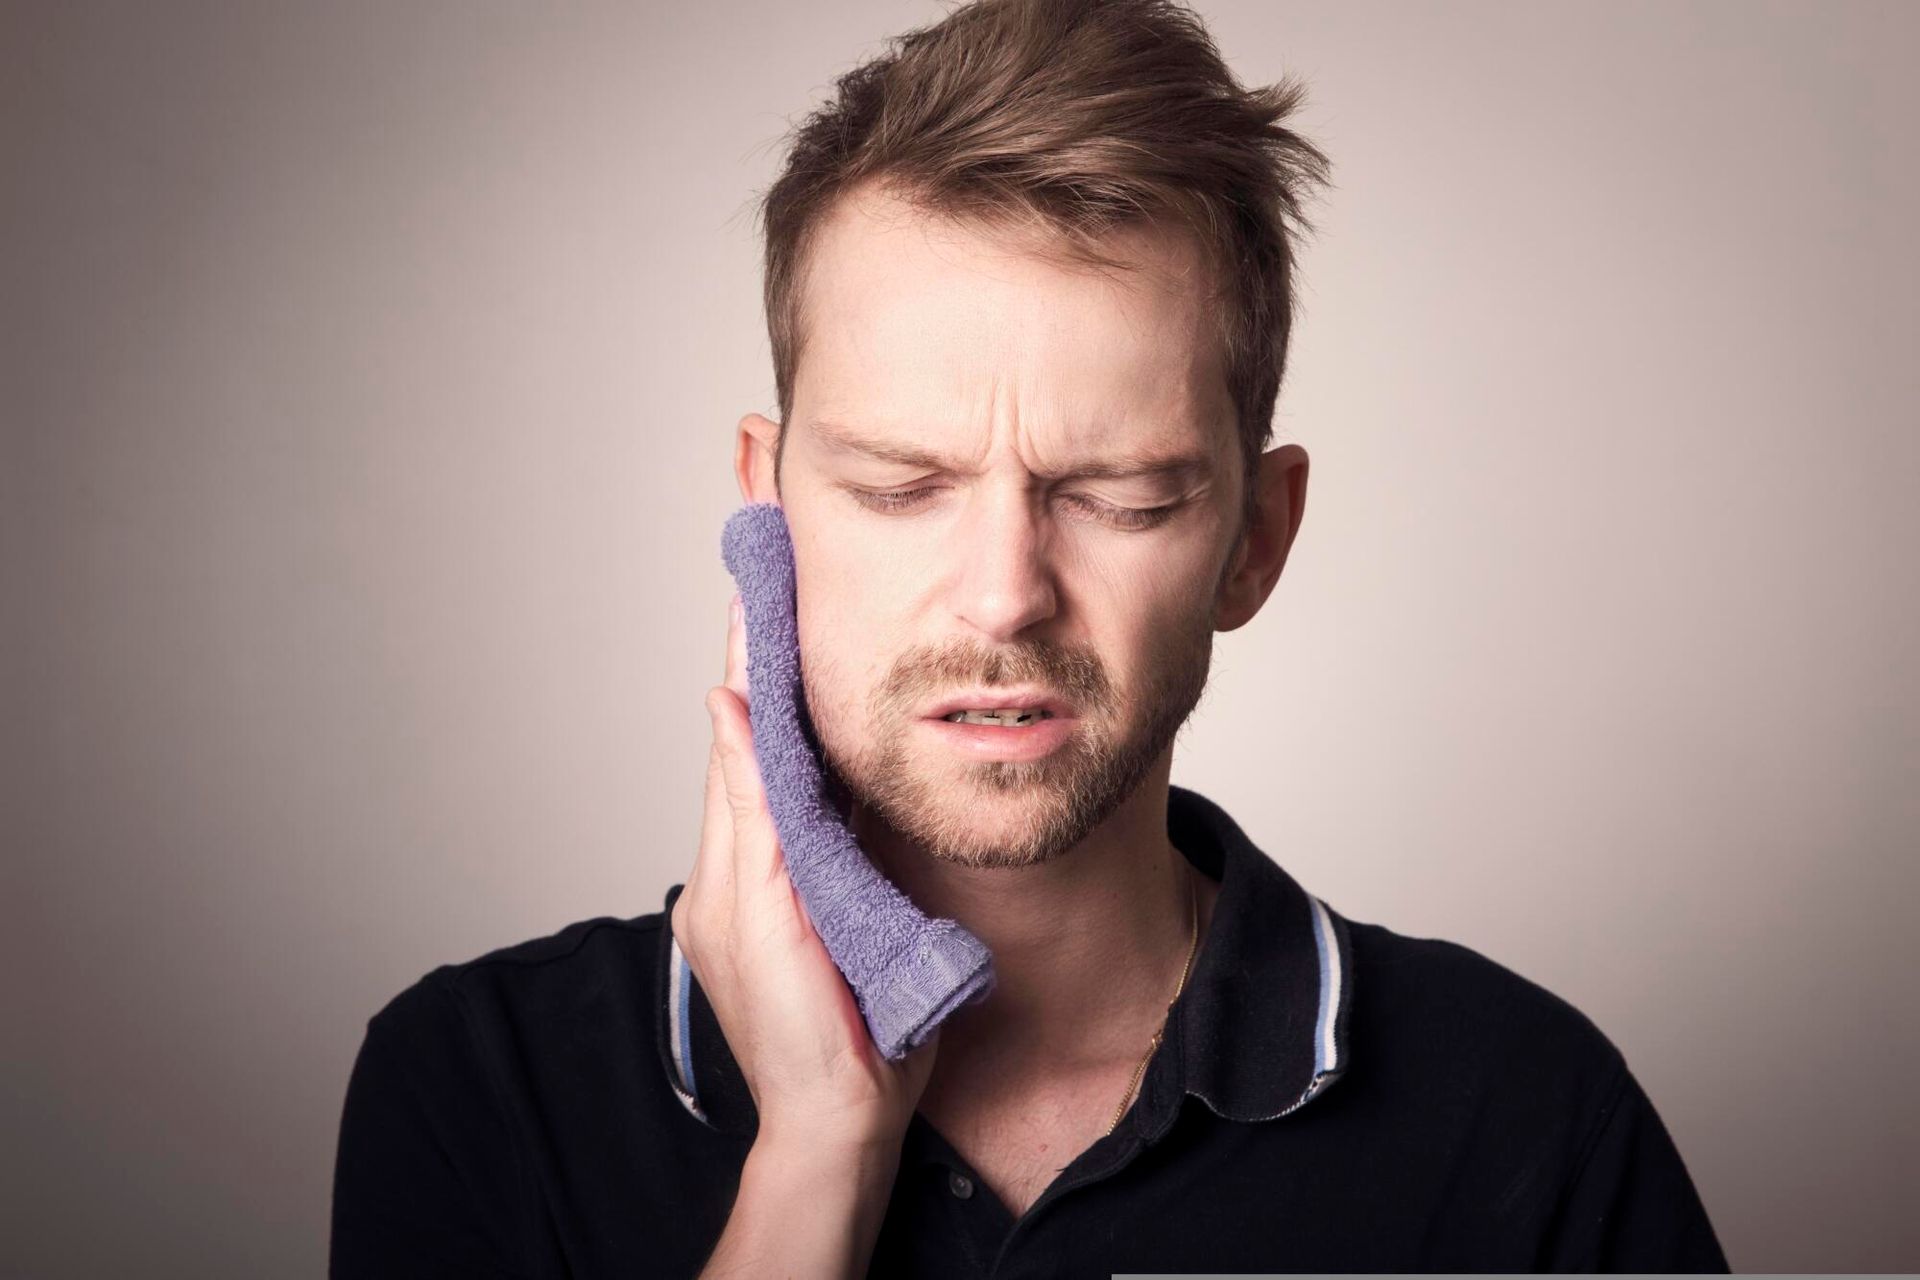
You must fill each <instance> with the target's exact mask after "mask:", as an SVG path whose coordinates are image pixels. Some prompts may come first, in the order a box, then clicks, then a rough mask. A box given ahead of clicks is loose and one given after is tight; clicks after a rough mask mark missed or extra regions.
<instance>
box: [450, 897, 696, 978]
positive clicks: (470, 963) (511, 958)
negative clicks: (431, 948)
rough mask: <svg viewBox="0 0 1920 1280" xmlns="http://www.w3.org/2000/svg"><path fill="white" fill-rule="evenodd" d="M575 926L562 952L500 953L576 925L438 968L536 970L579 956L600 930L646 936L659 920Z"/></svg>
mask: <svg viewBox="0 0 1920 1280" xmlns="http://www.w3.org/2000/svg"><path fill="white" fill-rule="evenodd" d="M653 914H656V915H657V914H658V913H657V912H655V913H653ZM579 926H584V927H581V928H580V936H579V937H577V938H575V939H574V940H573V945H572V946H570V947H568V948H567V949H566V950H565V951H561V952H557V953H555V954H553V955H548V956H540V957H537V958H528V957H525V956H516V955H506V954H501V953H502V952H510V951H513V950H515V949H516V948H518V947H523V946H530V945H533V944H536V943H540V942H546V941H550V940H551V939H553V938H556V937H558V936H559V934H561V933H565V932H566V930H567V929H571V928H575V927H578V926H576V925H568V926H566V927H565V928H563V929H560V930H558V931H557V932H555V933H550V934H547V935H545V936H544V937H540V938H531V939H529V940H528V941H527V942H524V943H516V944H514V945H513V946H509V947H502V948H499V949H498V950H497V951H491V952H488V953H487V954H486V955H482V956H475V957H474V958H473V959H471V960H462V961H459V962H457V963H454V964H448V965H442V966H441V968H442V970H445V971H448V972H450V973H452V974H454V975H456V976H457V975H459V974H463V973H466V972H468V971H470V970H474V969H478V968H480V967H482V966H492V965H505V966H509V967H512V968H516V969H537V968H539V967H540V966H541V965H547V964H553V963H555V962H557V961H560V960H567V959H571V958H572V957H573V956H575V955H577V954H578V953H579V951H580V948H582V947H584V946H586V945H587V941H588V940H589V939H590V938H592V937H593V935H594V934H596V933H599V932H600V931H601V930H603V929H620V930H623V931H626V932H629V933H639V934H646V933H650V932H654V931H657V930H658V929H659V928H660V921H658V920H646V919H645V918H644V917H636V918H634V919H629V920H623V919H620V918H619V917H617V916H601V917H598V918H596V919H592V920H583V921H580V922H579Z"/></svg>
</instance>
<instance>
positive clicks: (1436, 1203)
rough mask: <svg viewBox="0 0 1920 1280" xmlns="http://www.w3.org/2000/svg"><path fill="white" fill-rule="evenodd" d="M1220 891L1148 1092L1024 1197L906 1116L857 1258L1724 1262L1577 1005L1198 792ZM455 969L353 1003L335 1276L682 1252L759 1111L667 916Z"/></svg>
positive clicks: (633, 1263)
mask: <svg viewBox="0 0 1920 1280" xmlns="http://www.w3.org/2000/svg"><path fill="white" fill-rule="evenodd" d="M1168 836H1169V838H1170V839H1171V840H1172V842H1173V843H1174V845H1175V846H1176V847H1177V848H1179V849H1180V851H1181V852H1182V853H1183V854H1184V855H1185V856H1186V857H1187V859H1188V860H1189V861H1190V862H1192V863H1193V864H1194V865H1195V866H1197V867H1198V868H1199V869H1200V870H1201V871H1203V872H1204V873H1206V874H1207V875H1208V876H1210V877H1212V878H1214V879H1216V880H1218V881H1219V882H1220V895H1219V898H1218V901H1217V903H1216V905H1215V908H1214V915H1213V919H1212V925H1211V927H1210V928H1209V930H1208V932H1207V935H1206V938H1205V940H1204V943H1203V945H1202V947H1201V950H1200V954H1199V956H1198V957H1197V958H1196V959H1195V962H1194V969H1193V972H1192V973H1191V974H1190V975H1189V978H1188V982H1187V987H1186V990H1185V991H1184V992H1183V993H1182V994H1181V996H1180V998H1179V1000H1178V1002H1177V1003H1176V1005H1175V1007H1174V1009H1173V1012H1172V1014H1171V1016H1170V1018H1169V1021H1168V1025H1167V1030H1166V1035H1165V1038H1164V1039H1163V1041H1162V1044H1161V1047H1160V1049H1159V1051H1158V1052H1157V1053H1156V1054H1155V1055H1154V1057H1153V1060H1152V1062H1151V1063H1150V1065H1149V1066H1148V1069H1147V1072H1146V1076H1145V1079H1144V1081H1143V1082H1142V1085H1141V1090H1140V1094H1139V1096H1138V1098H1137V1099H1136V1101H1135V1102H1134V1104H1133V1106H1132V1107H1131V1109H1130V1110H1129V1111H1128V1112H1127V1114H1126V1117H1125V1118H1124V1119H1123V1120H1122V1121H1121V1123H1120V1124H1119V1126H1118V1127H1117V1128H1116V1129H1115V1130H1114V1132H1113V1133H1111V1134H1109V1135H1106V1136H1105V1137H1102V1138H1100V1139H1098V1140H1096V1141H1095V1142H1094V1143H1093V1145H1092V1146H1090V1147H1088V1148H1087V1149H1086V1150H1085V1151H1082V1152H1081V1153H1080V1154H1079V1155H1078V1156H1076V1157H1075V1158H1074V1159H1073V1160H1072V1161H1071V1163H1069V1164H1068V1165H1067V1166H1066V1167H1065V1168H1064V1169H1063V1170H1062V1171H1061V1172H1060V1173H1059V1174H1058V1175H1057V1176H1056V1177H1055V1179H1054V1181H1053V1183H1052V1184H1051V1185H1050V1186H1048V1187H1047V1189H1046V1190H1045V1192H1044V1193H1043V1194H1042V1195H1041V1196H1040V1198H1039V1199H1038V1200H1036V1201H1035V1202H1034V1203H1033V1205H1032V1206H1031V1207H1030V1208H1029V1209H1028V1210H1027V1211H1026V1213H1025V1214H1023V1215H1021V1217H1020V1218H1019V1220H1018V1221H1015V1220H1014V1218H1013V1217H1012V1215H1011V1214H1010V1213H1009V1212H1008V1211H1007V1209H1006V1207H1005V1206H1004V1205H1003V1204H1001V1203H1000V1201H999V1200H998V1198H997V1197H996V1196H995V1195H994V1194H993V1192H992V1191H991V1190H989V1189H988V1187H987V1186H986V1185H985V1184H984V1183H982V1182H981V1181H980V1179H979V1178H978V1177H977V1176H976V1174H975V1172H974V1170H973V1169H971V1168H970V1167H969V1166H968V1164H967V1162H966V1160H965V1159H964V1158H962V1157H961V1156H960V1154H959V1153H958V1152H957V1151H956V1150H955V1149H954V1148H953V1147H952V1146H951V1145H949V1144H948V1142H947V1141H946V1139H945V1138H944V1137H943V1136H942V1135H941V1134H940V1133H939V1132H938V1131H937V1130H936V1129H935V1128H934V1127H933V1126H932V1125H931V1124H929V1123H928V1122H927V1120H926V1119H925V1117H923V1116H921V1115H919V1114H917V1113H916V1114H915V1115H914V1117H913V1120H912V1122H911V1124H910V1125H909V1127H908V1129H907V1132H906V1135H905V1139H904V1142H903V1145H902V1149H901V1157H900V1167H899V1174H898V1177H897V1178H896V1180H895V1183H894V1188H893V1195H892V1198H891V1201H890V1202H889V1204H888V1207H887V1214H886V1218H885V1221H884V1224H883V1226H882V1228H881V1232H880V1236H879V1239H878V1242H877V1244H876V1246H875V1248H874V1253H873V1259H872V1265H871V1274H873V1275H875V1276H887V1277H908V1276H934V1277H945V1276H969V1277H972V1276H982V1277H984V1276H994V1277H1021V1278H1022V1280H1029V1278H1030V1280H1042V1278H1044V1277H1060V1276H1099V1277H1106V1276H1110V1275H1112V1274H1113V1273H1115V1272H1167V1271H1196V1270H1197V1271H1221V1272H1235V1271H1253V1272H1260V1271H1354V1270H1358V1271H1386V1272H1392V1271H1432V1270H1439V1271H1505V1272H1514V1271H1540V1270H1577V1271H1641V1272H1646V1271H1725V1270H1726V1269H1727V1263H1726V1258H1725V1257H1724V1255H1723V1254H1722V1252H1721V1249H1720V1245H1719V1243H1718V1241H1717V1240H1716V1238H1715V1236H1714V1231H1713V1228H1712V1226H1711V1225H1710V1224H1709V1223H1708V1220H1707V1215H1706V1212H1705V1210H1704V1209H1703V1208H1702V1206H1701V1202H1700V1199H1699V1196H1698V1195H1697V1194H1696V1192H1695V1189H1694V1186H1693V1184H1692V1182H1691V1180H1690V1179H1689V1177H1688V1174H1687V1170H1686V1168H1685V1166H1684V1165H1683V1164H1682V1162H1681V1158H1680V1155H1679V1153H1678V1152H1677V1151H1676V1150H1675V1148H1674V1144H1673V1142H1672V1139H1671V1138H1670V1137H1669V1135H1668V1133H1667V1130H1666V1127H1665V1126H1664V1125H1663V1124H1662V1122H1661V1120H1660V1117H1659V1115H1658V1114H1657V1113H1656V1112H1655V1110H1654V1107H1653V1104H1652V1103H1651V1102H1650V1101H1649V1100H1648V1098H1647V1095H1646V1094H1645V1093H1644V1092H1643V1091H1642V1089H1641V1087H1640V1085H1639V1083H1638V1082H1637V1081H1636V1080H1635V1079H1634V1077H1633V1075H1632V1074H1631V1073H1630V1072H1629V1071H1628V1069H1627V1064H1626V1063H1625V1061H1624V1060H1623V1059H1622V1057H1621V1055H1620V1053H1619V1051H1618V1050H1617V1049H1616V1048H1615V1047H1614V1045H1613V1044H1612V1043H1611V1042H1610V1041H1609V1040H1608V1039H1607V1037H1606V1036H1605V1035H1604V1034H1603V1033H1602V1032H1601V1031H1600V1030H1599V1029H1598V1028H1597V1027H1595V1026H1594V1024H1593V1023H1592V1022H1591V1021H1589V1020H1588V1019H1587V1018H1586V1017H1585V1016H1584V1015H1582V1014H1581V1013H1580V1012H1579V1011H1578V1010H1576V1009H1575V1008H1574V1007H1573V1006H1572V1005H1570V1004H1568V1003H1567V1002H1566V1001H1564V1000H1562V999H1560V998H1559V997H1557V996H1555V995H1553V994H1552V993H1551V992H1548V991H1547V990H1545V989H1544V988H1542V987H1540V986H1538V985H1536V984H1534V983H1533V982H1531V981H1529V980H1527V979H1525V978H1522V977H1520V976H1519V975H1518V974H1515V973H1514V972H1512V971H1511V970H1508V969H1506V968H1503V967H1502V966H1500V965H1499V964H1496V963H1495V962H1493V961H1491V960H1489V959H1487V958H1486V957H1484V956H1482V955H1480V954H1479V953H1477V952H1475V951H1472V950H1470V949H1468V948H1466V947H1464V946H1460V945H1457V944H1455V943H1451V942H1444V941H1440V940H1438V939H1432V938H1414V937H1408V936H1405V935H1402V934H1398V933H1395V932H1393V931H1392V930H1390V929H1387V928H1384V927H1382V926H1380V925H1376V924H1366V923H1362V922H1359V921H1352V920H1348V919H1346V918H1344V917H1342V916H1341V915H1340V914H1339V913H1338V912H1336V911H1334V910H1333V909H1332V908H1330V907H1328V906H1327V904H1326V903H1324V902H1322V901H1321V900H1319V899H1318V898H1316V897H1314V896H1312V895H1310V894H1308V893H1307V892H1305V891H1304V890H1303V889H1302V888H1301V887H1300V886H1299V885H1298V884H1296V883H1295V882H1294V880H1293V879H1292V877H1290V876H1289V875H1288V874H1287V873H1286V872H1285V871H1283V870H1282V869H1281V868H1280V867H1279V866H1278V865H1276V864H1275V863H1274V862H1273V861H1272V860H1271V859H1270V858H1268V857H1267V856H1266V855H1265V854H1264V853H1262V852H1261V851H1260V849H1259V848H1258V847H1256V846H1255V845H1254V844H1253V843H1252V842H1251V841H1250V840H1249V839H1248V838H1247V836H1246V835H1245V834H1244V833H1243V832H1242V831H1241V829H1240V828H1239V826H1238V825H1237V824H1236V823H1235V822H1234V821H1233V820H1232V819H1231V818H1230V817H1229V816H1228V815H1227V814H1226V813H1225V811H1223V810H1222V809H1220V808H1219V807H1218V806H1217V805H1215V804H1214V803H1213V802H1212V801H1210V800H1208V799H1206V798H1205V797H1203V796H1201V795H1199V794H1198V793H1196V792H1193V791H1190V790H1188V789H1186V788H1183V787H1179V786H1175V787H1173V788H1171V790H1170V792H1169V800H1168ZM682 887H683V886H681V885H677V884H676V885H674V886H673V887H672V888H671V889H669V890H668V892H667V895H666V902H665V905H664V906H663V908H662V910H660V911H658V912H655V913H653V914H650V915H644V916H640V917H638V918H636V919H627V920H621V919H614V918H611V917H608V918H600V919H593V920H583V921H581V922H579V923H577V924H573V925H570V926H568V927H567V928H565V929H562V930H560V931H559V932H558V933H555V934H552V935H550V936H548V937H545V938H539V939H535V940H533V941H529V942H523V943H520V944H519V945H517V946H511V947H506V948H503V949H501V950H498V951H494V952H491V953H489V954H487V955H484V956H481V957H479V958H478V959H475V960H470V961H467V962H466V963H464V964H452V965H443V966H441V967H440V968H437V969H435V970H433V971H432V972H431V973H429V974H427V975H426V976H425V977H423V978H421V979H420V980H419V981H418V982H416V983H415V984H413V985H412V986H410V987H408V988H407V989H406V990H404V991H402V992H400V994H398V995H397V996H395V997H394V998H393V999H392V1000H391V1001H390V1002H389V1003H388V1004H387V1005H386V1006H385V1007H384V1008H382V1009H381V1010H380V1011H379V1012H378V1013H377V1014H375V1015H374V1016H373V1017H372V1018H371V1019H370V1020H369V1021H368V1023H367V1031H366V1037H365V1040H364V1041H363V1043H362V1044H361V1047H360V1051H359V1056H358V1058H357V1060H356V1062H355V1064H354V1067H353V1073H352V1077H351V1080H350V1082H349V1084H348V1087H347V1093H346V1102H345V1107H344V1111H343V1115H342V1119H341V1127H340V1141H339V1150H338V1157H337V1163H336V1166H335V1181H334V1199H333V1236H332V1252H331V1274H333V1275H335V1276H407V1277H432V1276H522V1277H559V1276H578V1277H596V1276H608V1277H613V1276H619V1277H633V1276H693V1275H696V1274H697V1273H698V1271H699V1269H700V1266H701V1265H702V1263H703V1262H704V1261H705V1260H706V1259H707V1257H708V1256H709V1255H710V1253H711V1252H712V1249H713V1247H714V1245H715V1244H716V1243H717V1242H718V1240H719V1237H720V1233H721V1231H722V1230H723V1229H724V1227H725V1225H726V1221H727V1215H728V1212H729V1210H730V1209H731V1207H732V1203H733V1198H734V1194H735V1191H736V1190H737V1188H738V1185H739V1177H740V1171H741V1166H742V1164H743V1163H744V1162H745V1160H746V1157H747V1152H748V1149H749V1148H750V1147H751V1145H752V1142H753V1135H754V1132H755V1128H756V1125H757V1116H756V1114H755V1112H754V1108H753V1101H752V1098H751V1096H750V1095H749V1094H748V1091H747V1089H746V1086H745V1082H744V1080H743V1078H742V1077H741V1075H740V1072H739V1068H738V1066H737V1064H736V1063H735V1062H734V1059H733V1056H732V1054H731V1053H730V1052H729V1050H728V1048H727V1043H726V1040H725V1038H724V1037H723V1036H722V1035H721V1032H720V1028H719V1024H718V1023H717V1022H716V1021H715V1019H714V1016H713V1010H712V1007H711V1006H710V1005H709V1004H708V1003H707V1001H706V998H705V996H704V994H703V993H702V992H701V990H700V986H699V983H698V982H696V981H695V980H694V978H693V976H692V972H691V970H689V968H688V967H687V966H686V964H685V963H684V961H683V959H682V957H681V955H680V952H679V948H678V946H677V945H676V944H675V942H674V940H673V937H672V931H671V928H670V923H669V921H670V917H669V914H668V913H669V912H670V911H671V909H672V905H673V901H674V899H675V897H676V896H678V894H679V892H680V890H681V889H682Z"/></svg>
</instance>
